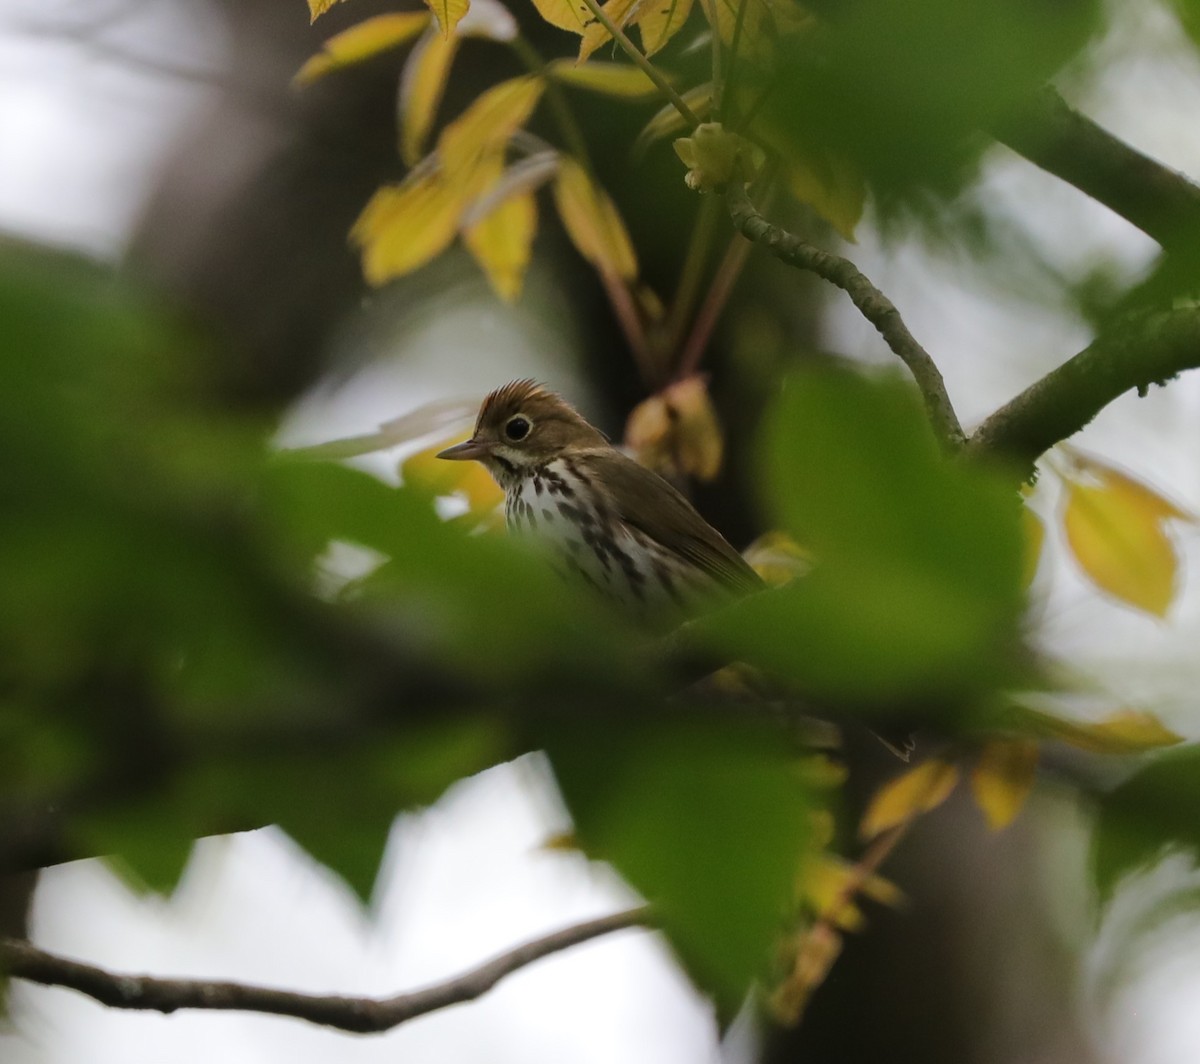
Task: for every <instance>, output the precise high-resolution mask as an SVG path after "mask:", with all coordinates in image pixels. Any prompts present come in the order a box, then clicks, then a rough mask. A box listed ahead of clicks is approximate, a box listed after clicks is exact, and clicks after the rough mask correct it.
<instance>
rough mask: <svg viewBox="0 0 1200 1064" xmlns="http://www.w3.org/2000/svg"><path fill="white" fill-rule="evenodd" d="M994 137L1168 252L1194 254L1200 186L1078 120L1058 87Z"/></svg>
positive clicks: (1043, 94) (1035, 99) (1199, 234)
mask: <svg viewBox="0 0 1200 1064" xmlns="http://www.w3.org/2000/svg"><path fill="white" fill-rule="evenodd" d="M994 132H995V135H996V136H997V137H998V138H999V140H1000V141H1001V142H1002V143H1004V144H1007V145H1008V146H1009V147H1010V148H1012V149H1013V150H1014V151H1016V152H1018V153H1019V154H1021V155H1023V156H1025V158H1026V159H1028V160H1029V161H1030V162H1031V163H1033V164H1034V165H1035V166H1038V167H1040V168H1041V169H1043V170H1045V171H1046V172H1047V173H1051V174H1054V176H1055V177H1059V178H1062V180H1064V181H1066V182H1067V183H1068V184H1071V185H1074V186H1075V187H1076V188H1077V189H1079V190H1080V191H1081V192H1083V193H1085V194H1086V195H1088V196H1090V197H1091V198H1092V199H1094V200H1096V201H1097V202H1099V203H1103V204H1104V205H1105V206H1106V207H1108V208H1109V209H1110V210H1112V211H1115V212H1116V213H1117V214H1119V215H1120V216H1121V217H1122V218H1124V219H1126V220H1127V221H1129V222H1132V223H1133V224H1134V225H1136V226H1137V227H1138V228H1139V229H1141V230H1142V232H1144V233H1146V234H1147V235H1148V236H1150V237H1153V238H1154V239H1155V240H1156V241H1158V243H1159V244H1161V245H1162V246H1163V247H1164V248H1166V249H1167V250H1173V249H1175V248H1182V247H1184V246H1187V245H1190V246H1191V247H1192V249H1193V252H1194V249H1195V242H1196V240H1197V238H1198V237H1200V185H1196V184H1193V183H1192V182H1191V181H1189V180H1188V179H1187V178H1186V177H1185V176H1184V175H1183V174H1181V173H1179V172H1178V171H1176V170H1172V169H1171V168H1170V167H1167V166H1163V164H1162V163H1160V162H1157V161H1156V160H1154V159H1151V158H1150V157H1149V156H1148V155H1143V154H1142V153H1141V152H1139V151H1137V150H1136V149H1134V148H1132V147H1130V146H1129V145H1128V144H1126V143H1125V142H1124V141H1122V140H1119V139H1118V138H1117V137H1114V136H1113V135H1112V134H1111V133H1109V132H1108V131H1107V130H1106V129H1103V128H1102V127H1100V126H1098V125H1097V124H1096V123H1095V122H1093V121H1092V120H1091V119H1090V118H1087V117H1085V116H1084V115H1081V114H1079V112H1077V111H1075V110H1073V109H1072V108H1071V107H1069V106H1068V105H1067V103H1066V101H1065V100H1063V98H1062V97H1061V96H1059V94H1058V93H1057V92H1055V91H1054V89H1051V88H1046V89H1043V90H1041V91H1040V92H1039V93H1038V94H1037V95H1036V96H1035V97H1033V99H1031V100H1030V101H1029V103H1028V104H1027V105H1026V106H1025V107H1024V108H1022V109H1021V110H1020V111H1019V112H1018V113H1017V114H1016V115H1014V116H1013V117H1012V118H1011V119H1009V120H1008V121H1006V122H1005V123H1004V125H1003V126H1002V127H1001V128H999V129H997V130H995V131H994Z"/></svg>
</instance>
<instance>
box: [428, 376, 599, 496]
mask: <svg viewBox="0 0 1200 1064" xmlns="http://www.w3.org/2000/svg"><path fill="white" fill-rule="evenodd" d="M607 446H608V441H607V440H606V439H605V437H604V434H603V433H601V432H600V431H599V430H598V429H595V428H593V427H592V426H591V425H589V424H588V423H587V422H586V421H585V420H584V419H583V417H582V415H580V414H579V412H578V411H576V410H575V408H574V407H572V406H571V404H570V403H568V402H567V401H566V400H564V399H563V398H562V397H561V396H558V395H556V394H555V393H554V392H551V391H548V390H547V389H545V388H543V387H542V386H541V385H540V384H537V383H536V382H534V381H531V380H520V381H513V382H512V383H510V384H506V385H504V387H503V388H497V389H496V390H495V391H494V392H492V393H491V394H490V395H489V396H488V397H487V398H486V399H484V401H483V405H482V406H481V407H480V408H479V417H478V418H477V419H476V421H475V431H474V432H473V433H472V434H471V438H470V439H469V440H466V441H464V442H463V443H459V444H456V445H455V446H454V447H448V448H446V450H444V451H441V452H439V454H438V457H439V458H448V459H451V460H456V461H467V460H475V461H478V462H482V463H483V464H484V465H485V466H487V468H488V470H489V472H491V474H492V475H493V476H494V477H495V478H496V479H497V480H498V481H499V482H500V483H501V485H504V484H506V482H512V481H513V480H515V479H519V478H521V477H522V476H524V475H525V473H526V472H528V471H529V470H532V469H536V468H538V467H540V466H544V465H546V464H547V463H548V462H552V461H553V460H554V459H556V458H559V457H563V456H567V455H570V454H571V453H572V452H574V451H579V450H586V449H588V448H592V447H607Z"/></svg>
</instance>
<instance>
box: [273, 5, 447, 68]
mask: <svg viewBox="0 0 1200 1064" xmlns="http://www.w3.org/2000/svg"><path fill="white" fill-rule="evenodd" d="M427 25H429V16H428V15H427V14H426V13H425V12H424V11H414V12H410V13H407V14H402V15H377V16H376V17H375V18H369V19H367V21H366V22H360V23H358V24H357V25H356V26H351V27H350V28H349V29H348V30H343V31H342V32H341V33H339V34H337V35H336V36H334V37H330V38H329V40H327V41H326V42H325V44H324V45H322V47H321V51H319V52H318V53H317V54H316V55H314V56H313V57H312V58H311V59H309V60H308V62H306V63H305V64H304V66H302V67H301V68H300V69H299V70H298V71H297V72H296V76H295V77H294V78H293V79H292V81H293V82H294V83H295V84H297V85H308V84H311V83H312V82H314V81H316V80H317V78H319V77H321V76H322V75H324V74H328V73H329V72H330V71H331V70H341V69H342V68H343V67H348V66H352V65H353V64H355V63H361V62H362V61H363V60H364V59H370V58H371V57H372V56H375V55H379V53H380V52H386V51H387V50H388V49H389V48H398V47H399V46H400V45H402V44H405V43H407V42H408V41H411V40H412V39H413V38H414V37H415V36H416V35H417V34H418V33H420V32H421V31H422V30H423V29H424V28H425V27H426V26H427Z"/></svg>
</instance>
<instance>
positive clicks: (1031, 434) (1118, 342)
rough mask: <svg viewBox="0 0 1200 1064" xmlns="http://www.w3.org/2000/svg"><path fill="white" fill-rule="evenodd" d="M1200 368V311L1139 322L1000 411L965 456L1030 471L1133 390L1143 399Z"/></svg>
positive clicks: (977, 433) (1112, 335)
mask: <svg viewBox="0 0 1200 1064" xmlns="http://www.w3.org/2000/svg"><path fill="white" fill-rule="evenodd" d="M1198 366H1200V308H1197V307H1188V308H1185V309H1181V310H1170V311H1164V312H1159V313H1155V314H1149V315H1141V316H1139V317H1137V318H1136V319H1134V320H1133V321H1131V322H1129V323H1127V324H1126V325H1125V326H1124V327H1122V328H1119V329H1116V330H1114V331H1112V332H1110V333H1108V334H1106V335H1104V336H1101V337H1100V338H1098V339H1097V340H1095V341H1094V342H1093V343H1091V344H1090V345H1089V346H1087V347H1085V348H1084V349H1083V350H1082V351H1080V352H1079V354H1077V355H1075V356H1074V357H1073V358H1071V359H1068V360H1067V361H1066V362H1064V363H1063V364H1062V365H1061V366H1059V367H1058V368H1057V369H1056V370H1053V371H1052V372H1050V373H1048V374H1046V376H1044V377H1043V378H1042V379H1041V380H1039V381H1037V382H1036V383H1034V384H1031V385H1030V386H1029V387H1028V388H1026V389H1025V391H1023V392H1022V393H1021V394H1020V395H1018V396H1017V397H1016V398H1015V399H1013V400H1011V401H1010V402H1008V403H1006V404H1005V405H1004V406H1002V407H1001V408H1000V409H999V410H997V411H996V412H995V413H994V414H992V415H991V416H990V417H989V418H988V419H987V420H986V421H984V422H983V424H982V425H980V426H979V428H978V429H976V431H975V433H974V435H973V436H972V437H971V439H970V440H969V441H968V443H967V453H969V454H973V455H994V456H996V457H999V458H1004V459H1008V460H1015V461H1016V462H1017V463H1019V464H1020V466H1021V469H1022V471H1025V472H1028V471H1030V470H1032V466H1033V463H1034V461H1036V459H1037V458H1038V456H1039V455H1041V454H1043V453H1044V452H1045V451H1047V450H1049V449H1050V448H1051V447H1053V446H1054V444H1056V443H1058V442H1060V441H1061V440H1065V439H1067V437H1069V436H1071V435H1073V434H1074V433H1076V432H1078V431H1079V430H1080V429H1081V428H1083V427H1084V425H1086V424H1087V423H1088V422H1089V421H1091V420H1092V418H1094V417H1095V416H1096V415H1097V414H1098V413H1099V412H1100V411H1101V410H1103V409H1104V407H1106V406H1107V405H1108V404H1109V403H1111V402H1112V401H1113V400H1114V399H1116V398H1117V397H1118V396H1120V395H1122V394H1124V393H1125V392H1127V391H1129V389H1131V388H1136V389H1137V390H1138V391H1139V392H1145V391H1146V389H1148V388H1149V387H1150V385H1152V384H1164V383H1166V382H1167V381H1168V380H1170V379H1171V378H1172V377H1174V376H1176V375H1177V374H1179V373H1182V372H1183V371H1184V370H1186V369H1194V368H1196V367H1198Z"/></svg>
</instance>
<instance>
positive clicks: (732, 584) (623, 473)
mask: <svg viewBox="0 0 1200 1064" xmlns="http://www.w3.org/2000/svg"><path fill="white" fill-rule="evenodd" d="M603 484H604V486H605V487H606V488H607V492H606V494H607V496H608V500H609V505H610V506H611V507H612V508H613V510H614V511H615V512H616V514H617V516H618V517H619V518H620V519H621V520H622V521H624V522H625V523H626V524H627V525H630V526H632V527H633V528H636V529H638V531H640V532H641V533H642V534H643V535H646V536H649V537H650V538H651V539H653V540H655V541H656V542H658V543H661V544H662V545H663V546H664V547H666V548H667V549H668V550H670V551H672V552H673V553H675V554H678V555H679V556H680V557H681V558H683V559H684V560H685V561H687V562H689V563H691V564H692V565H695V566H696V567H697V568H698V569H700V570H701V571H702V572H705V573H707V574H708V575H709V576H711V577H712V578H713V579H714V580H715V581H717V583H719V584H721V585H722V586H724V587H727V588H729V589H730V590H732V591H737V592H739V593H746V592H750V591H755V590H757V589H759V588H760V587H762V578H761V577H760V576H759V575H758V573H756V572H755V571H754V570H753V569H752V568H751V567H750V564H749V563H748V562H747V561H746V559H745V558H743V557H742V556H741V555H740V554H739V553H738V552H737V551H736V550H734V549H733V547H731V546H730V545H729V543H728V541H727V540H726V539H725V537H724V536H722V535H721V533H720V532H718V531H717V530H716V529H715V528H713V527H712V525H710V524H709V523H708V522H707V521H705V520H704V518H703V517H701V516H700V515H699V514H698V513H697V512H696V510H695V509H694V507H693V506H692V504H691V503H690V502H688V501H687V499H685V498H684V497H683V496H682V495H681V494H680V493H679V492H678V491H676V489H675V488H674V487H672V486H671V485H670V484H668V483H667V481H665V480H663V478H662V477H660V476H659V475H658V474H657V473H653V472H651V471H650V470H649V469H646V468H645V467H644V466H641V465H638V463H637V462H635V461H634V460H633V459H632V458H628V457H626V456H625V455H623V454H622V453H621V452H620V451H617V450H616V449H612V450H611V451H608V452H606V454H605V456H604V479H603Z"/></svg>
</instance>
